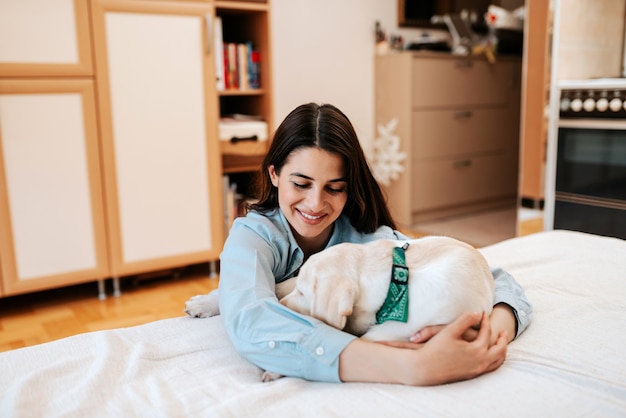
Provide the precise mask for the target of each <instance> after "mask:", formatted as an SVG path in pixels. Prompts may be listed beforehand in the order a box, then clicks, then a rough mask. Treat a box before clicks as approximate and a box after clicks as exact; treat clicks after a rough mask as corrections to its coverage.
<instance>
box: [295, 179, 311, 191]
mask: <svg viewBox="0 0 626 418" xmlns="http://www.w3.org/2000/svg"><path fill="white" fill-rule="evenodd" d="M293 185H294V187H295V188H296V189H306V188H308V187H309V185H308V184H306V183H296V182H295V181H294V182H293Z"/></svg>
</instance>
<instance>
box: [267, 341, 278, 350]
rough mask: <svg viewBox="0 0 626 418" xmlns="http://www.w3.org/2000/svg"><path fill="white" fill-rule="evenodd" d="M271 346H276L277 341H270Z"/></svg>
mask: <svg viewBox="0 0 626 418" xmlns="http://www.w3.org/2000/svg"><path fill="white" fill-rule="evenodd" d="M268 345H269V346H270V348H274V347H276V341H270V342H269V344H268Z"/></svg>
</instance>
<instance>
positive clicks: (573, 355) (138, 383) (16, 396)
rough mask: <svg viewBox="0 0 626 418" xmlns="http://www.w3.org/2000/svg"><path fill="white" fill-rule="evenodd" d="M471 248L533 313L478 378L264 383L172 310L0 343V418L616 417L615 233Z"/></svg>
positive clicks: (625, 407)
mask: <svg viewBox="0 0 626 418" xmlns="http://www.w3.org/2000/svg"><path fill="white" fill-rule="evenodd" d="M482 251H483V253H484V255H485V256H486V257H487V259H488V260H489V262H490V264H491V265H494V266H495V265H498V266H501V267H503V268H505V269H506V270H508V271H509V272H511V273H512V274H513V275H514V276H515V277H516V278H517V280H518V281H519V282H520V283H521V284H522V285H523V286H524V287H525V289H526V292H527V295H528V297H529V299H530V300H531V302H532V303H533V305H534V319H533V322H532V323H531V325H530V326H529V328H528V330H527V331H526V332H525V333H524V334H523V335H521V336H520V337H519V338H518V339H517V340H516V341H514V342H513V343H512V344H511V345H510V346H509V351H508V355H507V360H506V361H505V363H504V364H503V366H502V367H501V368H499V369H498V370H496V371H495V372H493V373H490V374H486V375H483V376H480V377H478V378H476V379H473V380H469V381H464V382H458V383H453V384H447V385H441V386H435V387H425V388H416V387H405V386H401V385H387V384H360V383H348V384H332V383H319V382H309V381H305V380H301V379H294V378H283V379H280V380H278V381H275V382H270V383H262V382H261V380H260V377H261V374H262V371H261V370H260V369H259V368H257V367H255V366H254V365H252V364H251V363H249V362H248V361H246V360H245V359H243V358H242V357H240V356H239V355H238V354H237V352H235V351H234V349H233V347H232V345H231V344H230V341H229V340H228V338H227V336H226V333H225V330H224V327H223V325H222V322H221V318H220V317H219V316H217V317H213V318H207V319H192V318H187V317H180V318H172V319H166V320H160V321H156V322H152V323H148V324H145V325H141V326H135V327H131V328H122V329H114V330H107V331H97V332H91V333H86V334H80V335H76V336H72V337H69V338H65V339H62V340H58V341H54V342H50V343H45V344H41V345H37V346H33V347H27V348H22V349H18V350H14V351H9V352H5V353H1V354H0V416H2V417H59V416H64V417H66V416H69V417H87V416H88V417H98V416H102V417H118V416H120V417H121V416H124V417H131V416H132V417H134V416H149V417H282V416H288V417H309V416H311V417H352V416H354V417H356V416H363V417H373V416H389V417H404V416H429V417H452V416H464V417H483V418H484V417H502V416H507V417H531V416H532V417H594V416H595V417H626V354H625V353H626V241H624V240H619V239H616V238H607V237H600V236H595V235H590V234H585V233H579V232H571V231H546V232H541V233H538V234H534V235H529V236H524V237H519V238H514V239H511V240H507V241H503V242H501V243H498V244H495V245H492V246H489V247H485V248H483V249H482ZM190 296H191V295H190Z"/></svg>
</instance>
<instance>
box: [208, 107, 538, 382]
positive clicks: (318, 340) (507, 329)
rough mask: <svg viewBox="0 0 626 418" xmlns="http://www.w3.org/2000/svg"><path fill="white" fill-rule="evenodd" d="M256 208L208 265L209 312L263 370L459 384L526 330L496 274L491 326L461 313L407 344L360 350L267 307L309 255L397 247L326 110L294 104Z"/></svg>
mask: <svg viewBox="0 0 626 418" xmlns="http://www.w3.org/2000/svg"><path fill="white" fill-rule="evenodd" d="M256 197H257V198H258V202H257V203H256V204H253V205H251V211H250V212H249V213H248V215H247V216H246V217H245V218H238V219H237V220H236V221H235V222H234V224H233V227H232V229H231V231H230V233H229V236H228V239H227V241H226V243H225V246H224V250H223V252H222V254H221V257H220V259H221V264H220V268H221V272H220V284H219V292H220V312H221V314H222V318H223V320H224V324H225V326H226V329H227V332H228V334H229V336H230V338H231V340H232V342H233V344H234V345H235V347H236V349H237V350H238V351H239V353H241V354H242V355H243V356H244V357H246V358H247V359H249V360H250V361H251V362H253V363H255V364H256V365H258V366H259V367H261V368H263V369H265V370H269V371H272V372H276V373H279V374H282V375H285V376H295V377H301V378H305V379H309V380H319V381H329V382H340V381H342V382H348V381H359V382H388V383H402V384H408V385H433V384H440V383H446V382H452V381H457V380H463V379H469V378H472V377H475V376H478V375H480V374H482V373H485V372H490V371H492V370H495V369H496V368H498V367H499V366H500V365H501V364H502V362H503V361H504V358H505V356H506V347H507V343H508V342H509V341H511V340H512V339H513V338H514V337H515V336H516V335H518V334H519V333H521V332H523V331H524V329H525V328H526V326H527V325H528V323H529V321H530V314H531V307H530V304H529V303H528V301H527V300H526V297H525V295H524V293H523V290H522V288H521V287H520V286H519V285H518V284H517V283H516V282H515V281H514V279H513V278H512V277H511V276H510V275H508V274H507V273H506V272H504V271H502V270H501V269H496V270H492V273H493V274H494V278H495V283H496V300H495V303H494V310H493V313H492V314H491V316H488V315H484V314H482V313H470V312H468V313H467V314H465V315H463V316H461V317H460V318H459V319H458V320H456V321H455V322H453V323H452V324H449V325H447V326H439V327H429V328H426V329H424V330H416V331H419V332H417V333H416V335H415V336H414V337H413V338H412V339H411V341H409V342H393V341H391V342H386V343H382V344H381V343H374V342H368V341H364V340H360V339H359V338H357V337H355V336H353V335H350V334H348V333H345V332H343V331H340V330H337V329H335V328H332V327H330V326H328V325H326V324H324V323H322V322H321V321H318V320H316V319H314V318H311V317H308V316H304V315H300V314H298V313H296V312H293V311H291V310H289V309H288V308H286V307H284V306H283V305H281V304H280V303H279V302H278V300H277V298H276V296H275V293H274V289H275V284H276V283H278V282H281V281H283V280H286V279H288V278H291V277H293V276H295V275H297V273H298V269H299V268H300V266H301V265H302V263H304V262H305V261H306V259H307V258H308V257H309V256H310V255H311V254H314V253H316V252H319V251H321V250H323V249H324V248H328V247H330V246H332V245H335V244H338V243H341V242H355V243H364V242H368V241H372V240H375V239H381V238H388V239H406V238H407V237H405V236H404V235H403V234H401V233H400V232H398V231H396V230H395V229H396V225H395V223H394V221H393V219H392V217H391V215H390V213H389V210H388V208H387V206H386V203H385V201H384V197H383V194H382V191H381V189H380V187H379V185H378V183H377V182H376V180H375V179H374V177H373V175H372V173H371V171H370V169H369V167H368V165H367V162H366V159H365V156H364V154H363V150H362V148H361V146H360V144H359V141H358V138H357V136H356V133H355V131H354V128H353V127H352V124H351V123H350V121H349V120H348V118H347V117H346V116H345V115H344V114H343V113H342V112H341V111H340V110H338V109H337V108H335V107H334V106H331V105H327V104H326V105H317V104H313V103H310V104H305V105H302V106H299V107H298V108H296V109H295V110H293V111H292V112H291V113H290V114H289V115H288V116H287V117H286V118H285V120H284V121H283V122H282V124H281V125H280V126H279V127H278V129H277V130H276V133H275V135H274V139H273V142H272V144H271V146H270V149H269V151H268V153H267V155H266V157H265V159H264V161H263V164H262V167H261V169H260V173H259V184H258V195H257V196H256ZM478 323H480V329H479V331H476V330H474V328H473V326H474V325H476V324H478Z"/></svg>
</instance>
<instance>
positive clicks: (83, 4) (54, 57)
mask: <svg viewBox="0 0 626 418" xmlns="http://www.w3.org/2000/svg"><path fill="white" fill-rule="evenodd" d="M87 3H88V0H55V1H50V0H19V1H16V0H0V76H56V75H90V74H92V73H93V72H92V67H91V38H90V35H89V12H88V4H87Z"/></svg>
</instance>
